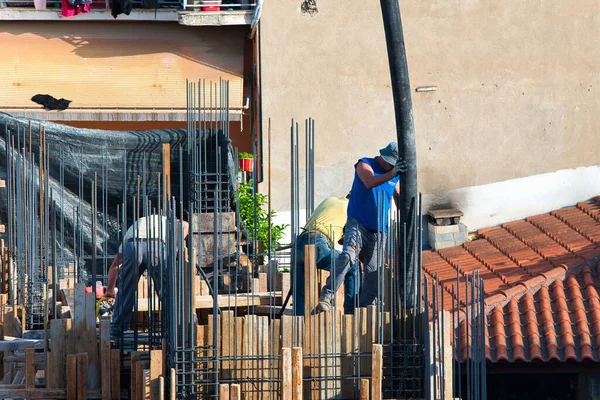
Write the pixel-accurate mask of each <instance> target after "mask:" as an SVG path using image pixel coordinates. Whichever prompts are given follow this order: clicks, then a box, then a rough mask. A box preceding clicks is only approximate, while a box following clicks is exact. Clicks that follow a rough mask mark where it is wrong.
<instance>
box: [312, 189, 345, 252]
mask: <svg viewBox="0 0 600 400" xmlns="http://www.w3.org/2000/svg"><path fill="white" fill-rule="evenodd" d="M347 210H348V199H346V198H345V197H329V198H327V199H325V200H323V202H321V204H319V205H318V206H317V208H316V209H315V211H314V212H313V213H312V215H311V216H310V219H309V220H308V221H307V222H306V225H305V226H304V229H305V230H307V231H315V230H316V231H318V232H321V233H322V234H324V235H325V236H327V237H328V238H329V240H331V241H332V242H333V241H335V242H337V241H338V240H339V239H340V238H341V237H342V235H343V229H344V225H346V219H347V218H348V217H347V214H346V212H347Z"/></svg>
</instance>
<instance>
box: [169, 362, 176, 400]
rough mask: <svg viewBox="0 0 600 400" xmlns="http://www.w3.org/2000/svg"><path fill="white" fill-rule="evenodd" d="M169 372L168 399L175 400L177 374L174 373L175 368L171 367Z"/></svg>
mask: <svg viewBox="0 0 600 400" xmlns="http://www.w3.org/2000/svg"><path fill="white" fill-rule="evenodd" d="M169 374H171V383H170V389H171V393H170V394H169V397H170V400H175V399H176V398H177V376H176V375H175V368H171V370H170V371H169Z"/></svg>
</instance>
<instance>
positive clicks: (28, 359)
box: [25, 347, 35, 388]
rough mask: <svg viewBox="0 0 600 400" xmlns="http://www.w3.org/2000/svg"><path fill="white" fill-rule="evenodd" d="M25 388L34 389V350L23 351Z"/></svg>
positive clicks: (28, 348)
mask: <svg viewBox="0 0 600 400" xmlns="http://www.w3.org/2000/svg"><path fill="white" fill-rule="evenodd" d="M25 387H26V388H35V349H34V348H33V347H27V348H26V349H25Z"/></svg>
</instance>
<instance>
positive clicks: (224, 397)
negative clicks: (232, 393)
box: [219, 383, 229, 400]
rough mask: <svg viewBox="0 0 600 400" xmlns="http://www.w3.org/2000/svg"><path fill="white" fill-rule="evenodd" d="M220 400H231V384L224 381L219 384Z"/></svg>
mask: <svg viewBox="0 0 600 400" xmlns="http://www.w3.org/2000/svg"><path fill="white" fill-rule="evenodd" d="M219 400H229V384H228V383H222V384H220V385H219Z"/></svg>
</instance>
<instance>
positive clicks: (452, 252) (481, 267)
mask: <svg viewBox="0 0 600 400" xmlns="http://www.w3.org/2000/svg"><path fill="white" fill-rule="evenodd" d="M438 253H439V254H440V255H441V256H442V258H444V259H445V260H446V261H447V262H449V263H450V264H452V265H453V266H454V267H455V268H458V269H459V271H460V273H461V274H463V275H465V274H472V273H473V272H476V271H478V272H479V273H480V276H481V278H482V279H483V280H484V281H485V294H486V295H491V294H493V293H496V292H498V291H500V290H503V289H506V288H508V285H507V284H506V283H505V282H503V281H502V280H501V279H500V277H498V276H497V275H496V274H494V273H493V272H492V271H491V270H490V269H489V268H487V267H486V266H485V264H483V263H481V262H480V261H479V260H477V259H476V258H475V257H473V256H472V255H471V254H469V252H468V251H467V250H465V249H464V248H463V247H460V246H456V247H450V248H448V249H442V250H440V251H438Z"/></svg>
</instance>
